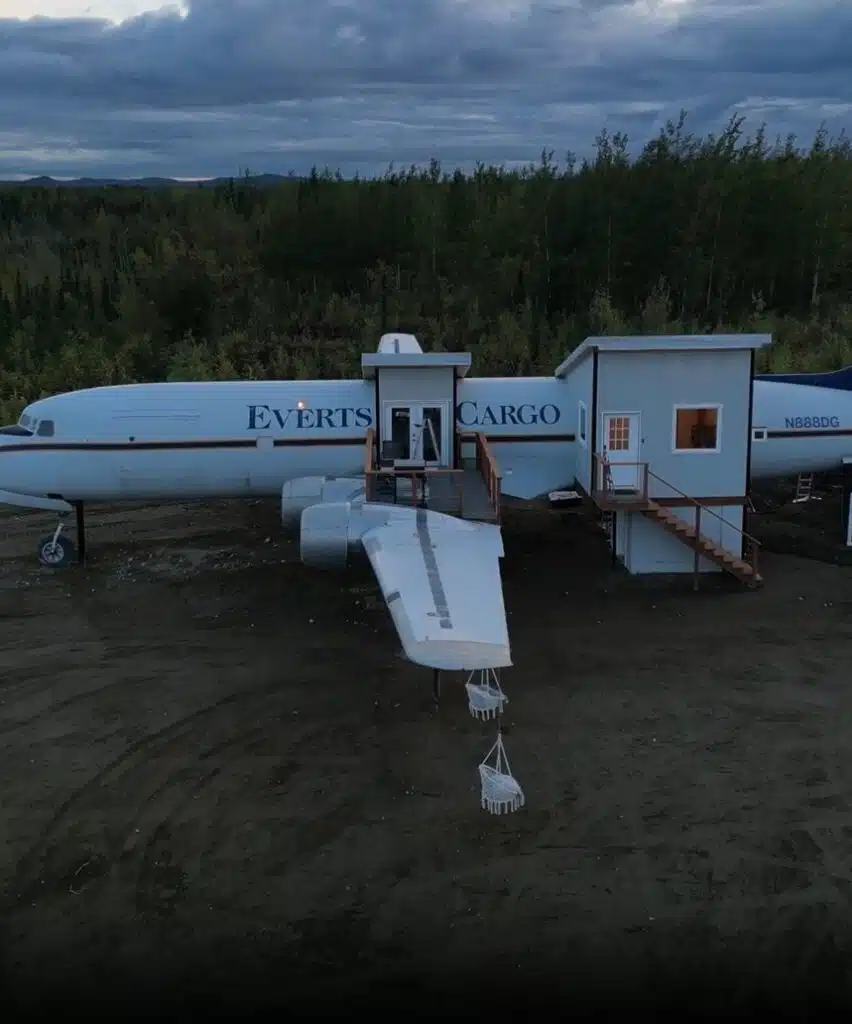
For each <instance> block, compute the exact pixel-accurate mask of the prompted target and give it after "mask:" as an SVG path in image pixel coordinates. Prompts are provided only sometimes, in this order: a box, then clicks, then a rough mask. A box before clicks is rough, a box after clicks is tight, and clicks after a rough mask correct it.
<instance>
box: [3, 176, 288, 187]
mask: <svg viewBox="0 0 852 1024" xmlns="http://www.w3.org/2000/svg"><path fill="white" fill-rule="evenodd" d="M299 178H300V175H295V174H252V175H251V176H250V177H249V178H248V180H249V181H250V182H251V184H252V185H260V186H265V185H277V184H278V183H279V182H281V181H297V180H299ZM242 180H243V175H239V174H235V175H232V176H229V177H222V178H209V179H207V180H204V181H178V180H177V179H176V178H71V179H69V180H68V181H62V180H60V179H58V178H49V177H46V176H44V175H43V176H41V177H39V178H27V179H26V180H25V181H3V180H2V179H0V187H6V188H11V187H14V186H18V187H19V188H216V187H217V186H221V185H226V184H227V183H228V182H229V181H242Z"/></svg>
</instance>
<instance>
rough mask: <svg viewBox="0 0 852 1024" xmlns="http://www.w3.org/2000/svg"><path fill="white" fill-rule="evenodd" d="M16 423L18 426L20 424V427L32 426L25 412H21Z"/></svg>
mask: <svg viewBox="0 0 852 1024" xmlns="http://www.w3.org/2000/svg"><path fill="white" fill-rule="evenodd" d="M18 424H19V425H20V426H22V427H29V426H32V423H31V420H30V417H29V416H28V415H27V413H25V412H22V413H21V418H20V419H19V420H18Z"/></svg>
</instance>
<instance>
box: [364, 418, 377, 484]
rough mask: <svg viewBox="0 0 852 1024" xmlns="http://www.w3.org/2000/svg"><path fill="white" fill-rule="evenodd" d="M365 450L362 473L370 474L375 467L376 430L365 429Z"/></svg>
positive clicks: (372, 428) (371, 428)
mask: <svg viewBox="0 0 852 1024" xmlns="http://www.w3.org/2000/svg"><path fill="white" fill-rule="evenodd" d="M366 442H367V450H366V452H365V453H364V472H365V473H372V472H373V470H374V469H375V467H376V428H375V427H367V437H366Z"/></svg>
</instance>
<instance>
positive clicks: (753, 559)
mask: <svg viewBox="0 0 852 1024" xmlns="http://www.w3.org/2000/svg"><path fill="white" fill-rule="evenodd" d="M648 476H649V477H653V478H654V479H655V480H656V481H657V482H658V483H661V484H662V485H663V486H664V487H668V488H669V490H672V491H674V492H675V493H676V494H679V495H680V496H681V497H682V498H684V499H685V500H686V501H688V502H689V504H690V505H694V506H695V509H696V512H695V543H694V547H695V566H694V578H695V582H694V586H695V589H696V590H697V589H698V576H699V573H698V565H699V561H700V559H701V542H702V541H708V542H710V543H713V542H712V541H710V538H709V537H702V536H701V514H702V512H707V513H708V514H709V515H711V516H713V517H714V518H715V519H718V520H719V522H720V523H722V524H723V525H725V526H729V527H730V528H731V529H732V530H735V531H736V532H737V533H738V534H740V536H741V537H742V539H743V560H744V561H746V562H747V563H748V564H749V565H750V566H751V571H752V572H753V573H754V575H755V576H757V575H758V571H757V570H758V556H759V552H760V541H759V540H758V539H757V538H756V537H753V536H752V535H751V534H750V533H746V531H745V530H741V529H740V528H739V526H736V525H735V524H734V523H729V522H728V520H727V519H725V518H724V516H720V515H719V513H718V512H714V511H713V509H712V508H710V507H709V506H708V505H702V504H701V502H700V501H698V500H696V499H695V498H692V497H690V496H689V495H688V494H686V493H685V492H684V491H682V490H681V489H680V488H679V487H675V486H674V484H671V483H669V481H668V480H664V479H663V478H662V477H661V476H660V475H659V474H658V473H655V472H653V470H651V469H649V470H648ZM651 500H653V499H651Z"/></svg>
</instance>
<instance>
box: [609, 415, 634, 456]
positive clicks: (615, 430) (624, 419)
mask: <svg viewBox="0 0 852 1024" xmlns="http://www.w3.org/2000/svg"><path fill="white" fill-rule="evenodd" d="M607 448H609V450H610V451H611V452H627V451H630V417H629V416H610V418H609V427H608V437H607Z"/></svg>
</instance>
